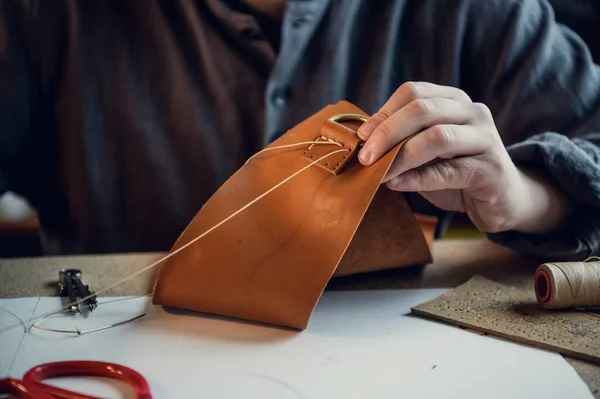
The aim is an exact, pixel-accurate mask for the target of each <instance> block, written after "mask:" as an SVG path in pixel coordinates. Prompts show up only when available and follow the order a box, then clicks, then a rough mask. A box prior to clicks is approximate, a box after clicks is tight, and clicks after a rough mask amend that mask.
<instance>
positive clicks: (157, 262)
mask: <svg viewBox="0 0 600 399" xmlns="http://www.w3.org/2000/svg"><path fill="white" fill-rule="evenodd" d="M307 143H309V142H303V143H295V144H288V145H284V146H278V147H271V148H266V149H264V150H262V151H260V152H258V153H257V154H255V155H254V156H256V155H258V154H260V153H261V152H263V151H267V150H274V149H278V148H287V147H294V146H298V145H306V144H307ZM317 144H336V145H338V144H339V143H334V142H333V143H330V142H318V143H317ZM347 151H350V150H349V149H347V148H345V149H342V150H336V151H333V152H330V153H329V154H326V155H323V156H322V157H320V158H319V159H317V160H315V161H312V162H311V163H309V164H308V165H307V166H305V167H303V168H302V169H300V170H298V171H297V172H295V173H294V174H292V175H291V176H288V177H287V178H285V179H284V180H282V181H281V182H279V183H277V184H276V185H275V186H273V187H271V188H270V189H269V190H267V191H266V192H264V193H262V194H261V195H259V196H258V197H256V198H255V199H253V200H252V201H251V202H249V203H247V204H246V205H244V206H243V207H241V208H240V209H238V210H237V211H235V212H234V213H232V214H231V215H229V216H228V217H226V218H225V219H223V220H222V221H220V222H219V223H217V224H216V225H214V226H213V227H211V228H210V229H208V230H206V231H205V232H204V233H202V234H200V235H199V236H198V237H196V238H194V239H192V240H191V241H190V242H188V243H187V244H185V245H183V246H181V247H179V248H178V249H176V250H174V251H173V252H171V253H169V254H167V255H165V256H164V257H162V258H161V259H159V260H157V261H156V262H154V263H152V264H151V265H149V266H146V267H144V268H143V269H141V270H138V271H137V272H135V273H133V274H131V275H129V276H127V277H125V278H123V279H121V280H119V281H117V282H116V283H113V284H111V285H109V286H108V287H104V288H102V289H100V290H99V291H96V292H94V294H92V295H88V296H87V297H84V298H81V299H79V300H78V301H75V302H73V303H72V304H70V305H68V306H65V307H64V308H62V309H61V310H58V311H56V312H50V313H47V314H45V315H43V316H41V317H39V318H37V319H36V320H35V321H34V322H33V323H32V324H31V325H30V327H29V330H31V328H32V327H33V326H34V325H35V324H36V323H38V322H39V321H41V320H43V319H45V318H47V317H49V316H51V315H53V314H56V313H60V312H63V311H64V310H67V309H69V308H70V306H71V305H75V304H79V303H81V302H83V301H86V300H88V299H90V298H92V297H94V296H97V295H100V294H101V293H103V292H106V291H108V290H110V289H111V288H114V287H116V286H118V285H120V284H122V283H124V282H125V281H128V280H130V279H132V278H134V277H136V276H138V275H140V274H142V273H144V272H145V271H148V270H150V269H152V268H153V267H156V266H158V265H159V264H160V263H162V262H164V261H165V260H167V259H169V258H171V257H172V256H174V255H176V254H178V253H179V252H181V251H183V250H184V249H185V248H187V247H189V246H190V245H192V244H193V243H195V242H196V241H198V240H200V239H201V238H203V237H205V236H206V235H207V234H209V233H211V232H212V231H214V230H215V229H217V228H219V227H220V226H222V225H223V224H225V223H226V222H227V221H229V220H230V219H232V218H234V217H235V216H237V215H238V214H240V213H241V212H243V211H244V210H245V209H247V208H249V207H250V206H252V205H253V204H255V203H256V202H258V201H259V200H261V199H262V198H264V197H265V196H267V195H268V194H269V193H271V192H272V191H274V190H276V189H277V188H279V187H281V186H282V185H284V184H285V183H287V182H288V181H290V180H291V179H293V178H294V177H296V176H298V175H299V174H300V173H302V172H304V171H305V170H307V169H308V168H310V167H311V166H313V165H315V164H317V163H318V162H320V161H322V160H323V159H325V158H327V157H330V156H331V155H334V154H337V153H340V152H347ZM254 156H253V157H254ZM250 159H252V157H251V158H250ZM250 159H249V160H250Z"/></svg>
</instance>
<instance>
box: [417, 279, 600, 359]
mask: <svg viewBox="0 0 600 399" xmlns="http://www.w3.org/2000/svg"><path fill="white" fill-rule="evenodd" d="M412 312H413V314H415V315H418V316H422V317H427V318H431V319H435V320H441V321H444V322H447V323H451V324H454V325H458V326H460V327H465V328H469V329H472V330H476V331H480V332H484V333H487V334H490V335H494V336H497V337H502V338H505V339H509V340H512V341H516V342H519V343H522V344H526V345H530V346H535V347H538V348H542V349H547V350H551V351H554V352H558V353H561V354H563V355H568V356H572V357H574V358H578V359H582V360H587V361H590V362H594V363H596V364H600V315H598V314H596V313H587V312H581V311H575V310H567V311H562V310H561V311H557V310H545V309H543V308H541V307H540V306H539V305H538V303H537V301H536V299H535V293H534V291H533V284H532V286H531V289H517V288H513V287H507V286H505V285H501V284H497V283H495V282H493V281H490V280H488V279H486V278H484V277H480V276H475V277H473V278H471V279H470V280H469V281H468V282H466V283H465V284H463V285H461V286H460V287H458V288H456V289H454V290H452V291H449V292H448V293H446V294H444V295H442V296H440V297H438V298H436V299H434V300H432V301H430V302H427V303H424V304H421V305H419V306H416V307H414V308H413V309H412Z"/></svg>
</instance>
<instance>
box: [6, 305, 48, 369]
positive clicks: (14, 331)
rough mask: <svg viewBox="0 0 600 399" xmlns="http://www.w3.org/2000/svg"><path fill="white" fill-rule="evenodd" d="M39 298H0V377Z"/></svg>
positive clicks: (10, 362)
mask: <svg viewBox="0 0 600 399" xmlns="http://www.w3.org/2000/svg"><path fill="white" fill-rule="evenodd" d="M38 300H39V298H20V299H0V309H2V310H0V378H2V377H4V376H6V375H7V374H8V370H9V369H10V366H11V364H12V362H13V360H14V358H15V355H16V354H17V349H18V348H19V345H20V344H21V340H22V339H23V336H24V334H23V333H24V329H25V328H24V326H23V323H25V325H27V323H28V322H29V319H30V318H31V315H32V314H33V311H34V309H35V305H36V304H37V302H38Z"/></svg>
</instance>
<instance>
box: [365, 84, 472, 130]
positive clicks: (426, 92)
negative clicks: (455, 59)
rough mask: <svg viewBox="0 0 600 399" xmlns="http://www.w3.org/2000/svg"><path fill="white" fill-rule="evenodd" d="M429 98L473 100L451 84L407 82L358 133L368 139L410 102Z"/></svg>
mask: <svg viewBox="0 0 600 399" xmlns="http://www.w3.org/2000/svg"><path fill="white" fill-rule="evenodd" d="M427 98H446V99H449V100H456V101H460V102H471V99H470V98H469V96H468V95H467V93H465V92H464V91H462V90H460V89H457V88H455V87H450V86H440V85H436V84H433V83H428V82H406V83H404V84H403V85H402V86H400V87H399V88H398V89H397V90H396V91H395V92H394V94H392V96H391V97H390V98H389V99H388V101H387V102H386V103H385V104H384V105H383V106H382V107H381V109H380V110H379V111H378V112H377V113H375V114H373V115H372V116H371V117H370V118H369V119H368V120H367V121H366V122H365V123H364V124H363V125H362V126H361V127H360V128H359V129H358V135H359V137H360V138H361V139H363V140H365V141H366V140H367V139H368V138H369V137H370V136H371V134H372V133H373V132H374V131H375V129H376V128H377V126H379V125H380V124H381V123H382V122H383V121H385V120H386V119H387V118H389V117H390V116H392V115H393V114H394V113H395V112H396V111H398V110H400V109H401V108H403V107H405V106H406V105H408V104H409V103H411V102H413V101H416V100H422V99H427Z"/></svg>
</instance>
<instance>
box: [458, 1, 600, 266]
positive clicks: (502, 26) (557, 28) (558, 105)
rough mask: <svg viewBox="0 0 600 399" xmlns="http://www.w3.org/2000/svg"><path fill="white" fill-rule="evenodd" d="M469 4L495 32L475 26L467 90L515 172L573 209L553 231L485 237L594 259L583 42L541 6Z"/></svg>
mask: <svg viewBox="0 0 600 399" xmlns="http://www.w3.org/2000/svg"><path fill="white" fill-rule="evenodd" d="M474 3H479V5H478V6H477V7H480V9H479V10H475V9H473V10H472V12H474V13H475V14H477V13H478V12H482V13H483V12H484V10H483V7H490V8H488V9H487V10H485V12H486V13H487V15H492V16H493V17H494V19H493V23H494V24H496V28H497V29H489V28H488V29H486V27H485V26H483V25H482V24H485V23H486V22H485V19H483V18H479V20H478V21H477V22H474V23H473V24H474V26H472V30H471V31H472V32H474V34H473V35H472V38H471V39H472V40H469V41H468V46H471V49H473V50H474V51H473V52H472V54H476V59H473V60H472V62H471V63H470V64H472V65H474V68H473V69H472V70H471V71H470V72H471V73H472V74H473V75H474V76H475V77H476V79H475V80H474V81H473V82H474V85H476V86H477V87H475V86H474V87H473V88H472V91H473V92H474V93H476V97H477V100H479V101H481V102H484V103H485V104H486V105H488V107H489V108H490V110H491V111H492V114H493V115H494V120H495V122H496V125H497V127H498V131H499V132H500V135H501V136H502V138H503V141H504V143H505V145H506V148H507V150H508V153H509V155H510V156H511V158H512V160H513V162H514V163H515V164H516V165H517V167H522V168H534V169H540V170H542V171H543V172H545V174H547V175H548V176H549V179H550V180H551V181H552V182H553V183H554V184H555V185H556V186H557V187H559V188H561V189H562V190H563V191H564V192H565V193H566V195H567V196H569V197H570V198H571V200H572V201H573V203H574V204H575V212H574V214H573V215H572V217H571V218H570V219H569V220H568V222H567V225H565V226H564V228H561V229H559V230H557V231H555V232H552V233H549V234H543V235H533V234H532V235H529V234H521V233H518V232H515V231H509V232H503V233H496V234H488V237H489V238H490V239H491V240H492V241H494V242H497V243H499V244H502V245H505V246H508V247H511V248H512V249H514V250H516V251H517V252H519V253H521V254H524V255H529V256H534V257H538V258H546V259H552V260H554V261H561V260H583V259H584V258H586V257H588V256H591V255H594V254H598V253H599V251H600V67H599V66H598V65H596V64H594V62H593V60H592V56H591V53H590V51H589V49H588V48H587V47H586V45H585V43H584V42H583V41H582V39H581V38H580V37H579V36H577V35H576V34H575V33H574V32H573V31H572V30H570V29H568V28H567V27H565V26H563V25H560V24H558V23H557V22H556V21H555V15H554V12H553V9H552V7H551V6H550V5H549V3H548V2H547V1H546V0H543V1H542V0H539V1H538V0H532V1H516V0H515V1H510V2H507V1H506V0H499V1H490V2H488V1H486V2H474ZM482 3H485V6H484V5H483V4H482ZM507 3H510V6H507V5H506V4H507ZM507 7H508V10H507ZM501 8H502V10H501ZM472 17H475V15H472ZM490 23H491V21H490V20H488V21H487V24H488V27H489V26H491V25H489V24H490Z"/></svg>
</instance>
